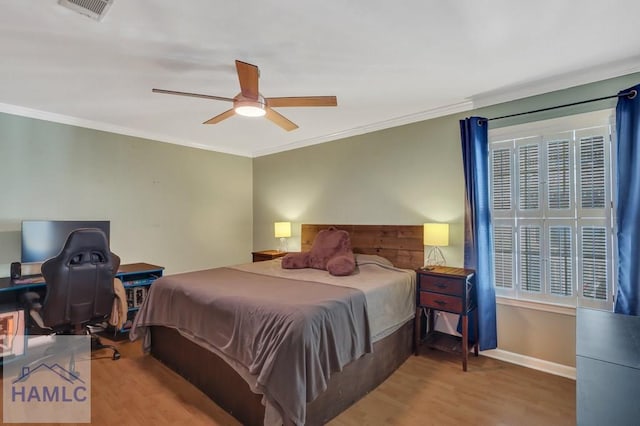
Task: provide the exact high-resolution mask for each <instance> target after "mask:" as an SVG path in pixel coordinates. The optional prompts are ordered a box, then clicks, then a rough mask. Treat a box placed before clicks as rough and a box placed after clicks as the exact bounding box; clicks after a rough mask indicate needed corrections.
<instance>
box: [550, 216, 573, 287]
mask: <svg viewBox="0 0 640 426" xmlns="http://www.w3.org/2000/svg"><path fill="white" fill-rule="evenodd" d="M572 231H573V229H572V226H566V225H564V226H563V225H560V226H558V225H552V226H549V233H548V244H549V270H548V282H549V292H550V293H551V294H552V295H556V296H572V295H573V294H574V293H573V282H574V279H573V250H572V248H571V247H572V245H573V243H572V241H573V235H572V234H573V232H572Z"/></svg>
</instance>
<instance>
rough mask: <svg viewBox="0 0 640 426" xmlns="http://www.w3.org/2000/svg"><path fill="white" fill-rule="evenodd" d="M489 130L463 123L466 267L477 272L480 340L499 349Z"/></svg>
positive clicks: (483, 124)
mask: <svg viewBox="0 0 640 426" xmlns="http://www.w3.org/2000/svg"><path fill="white" fill-rule="evenodd" d="M487 127H488V121H487V120H486V119H485V118H481V117H471V118H466V119H464V120H460V137H461V139H462V161H463V163H464V182H465V224H464V266H465V268H469V269H474V270H475V271H476V297H477V303H478V308H477V309H478V336H477V338H478V339H479V340H478V343H479V345H480V350H487V349H495V348H496V347H497V346H498V333H497V330H496V293H495V289H494V287H493V242H492V238H493V237H492V232H491V214H490V213H491V212H490V210H489V191H490V188H489V170H488V169H489V138H488V132H487ZM471 330H474V324H473V318H470V321H469V331H470V332H471ZM470 335H472V333H470Z"/></svg>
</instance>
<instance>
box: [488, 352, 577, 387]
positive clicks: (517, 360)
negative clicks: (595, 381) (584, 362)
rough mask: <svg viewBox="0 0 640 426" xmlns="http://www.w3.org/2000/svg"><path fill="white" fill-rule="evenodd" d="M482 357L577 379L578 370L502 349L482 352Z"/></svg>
mask: <svg viewBox="0 0 640 426" xmlns="http://www.w3.org/2000/svg"><path fill="white" fill-rule="evenodd" d="M480 355H484V356H488V357H489V358H494V359H499V360H500V361H505V362H509V363H511V364H516V365H521V366H523V367H528V368H533V369H534V370H540V371H544V372H545V373H550V374H555V375H556V376H562V377H566V378H567V379H572V380H575V379H576V368H575V367H569V366H568V365H563V364H557V363H555V362H551V361H545V360H543V359H539V358H533V357H530V356H526V355H521V354H517V353H515V352H509V351H505V350H502V349H491V350H489V351H482V352H480Z"/></svg>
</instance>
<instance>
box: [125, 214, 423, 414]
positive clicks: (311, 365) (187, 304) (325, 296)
mask: <svg viewBox="0 0 640 426" xmlns="http://www.w3.org/2000/svg"><path fill="white" fill-rule="evenodd" d="M334 226H336V227H337V228H339V229H343V230H346V231H348V232H349V233H350V236H351V242H352V247H353V250H354V253H357V254H356V260H357V262H358V268H357V270H356V273H354V274H353V275H351V276H348V277H333V276H330V275H329V274H328V273H327V272H326V271H319V270H307V269H305V270H284V269H282V268H281V266H280V261H281V259H274V260H271V261H267V262H259V263H253V264H243V265H235V266H232V267H226V268H216V269H213V270H207V271H196V272H191V273H186V274H177V275H169V276H165V277H162V278H161V279H159V280H158V281H157V282H156V283H154V285H153V286H152V288H151V292H150V294H149V296H148V297H147V299H146V300H145V303H144V304H143V306H142V307H141V309H140V311H139V313H138V315H137V316H136V320H135V321H134V327H133V328H132V331H131V338H132V339H135V338H144V344H143V346H144V347H145V349H146V350H149V351H150V352H151V353H152V355H153V356H154V357H156V358H158V359H159V360H161V361H162V362H163V363H165V364H166V365H168V366H169V367H170V368H172V369H173V370H174V371H176V372H178V373H179V374H180V375H182V376H183V377H185V378H186V379H187V380H189V381H190V382H192V383H193V384H194V385H195V386H196V387H198V388H199V389H201V390H202V391H203V392H205V393H206V394H207V395H208V396H209V397H211V398H212V399H213V400H214V401H215V402H216V403H217V404H218V405H220V406H221V407H222V408H224V409H225V410H227V411H228V412H230V413H231V414H232V415H233V416H234V417H236V418H237V419H238V420H239V421H240V422H242V423H243V424H247V425H261V424H309V425H311V424H324V423H326V422H327V421H328V420H330V419H331V418H333V417H335V416H336V415H337V414H339V413H340V412H342V411H343V410H344V409H346V408H347V407H348V406H349V405H351V404H353V403H354V402H355V401H357V400H358V399H359V398H361V397H362V396H363V395H364V394H366V393H367V392H369V391H370V390H372V389H373V388H375V387H376V386H377V385H378V384H380V383H381V382H382V381H384V379H386V378H387V377H388V376H389V375H390V374H391V373H392V372H393V371H394V370H395V369H397V367H398V366H400V365H401V364H402V363H403V362H404V361H405V360H406V358H407V357H408V356H409V355H410V354H411V351H412V335H413V326H412V324H413V321H412V317H413V315H414V313H415V273H414V272H413V269H415V268H416V267H418V266H421V264H422V260H423V252H422V250H423V246H422V227H421V226H392V225H379V226H376V225H334ZM327 227H328V225H303V226H302V239H301V241H302V250H303V251H308V250H309V249H310V247H311V244H312V243H313V240H314V238H315V235H316V234H317V233H318V232H319V231H320V230H321V229H325V228H327ZM203 366H206V367H203Z"/></svg>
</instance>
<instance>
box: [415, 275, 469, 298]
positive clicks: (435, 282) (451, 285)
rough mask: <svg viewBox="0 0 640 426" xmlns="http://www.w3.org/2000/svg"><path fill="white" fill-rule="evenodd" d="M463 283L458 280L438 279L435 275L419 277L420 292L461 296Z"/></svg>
mask: <svg viewBox="0 0 640 426" xmlns="http://www.w3.org/2000/svg"><path fill="white" fill-rule="evenodd" d="M464 283H465V281H464V280H461V279H458V278H447V277H440V276H437V275H421V276H420V290H426V291H435V292H437V293H444V294H453V295H456V296H462V295H463V294H464V293H463V286H464Z"/></svg>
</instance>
